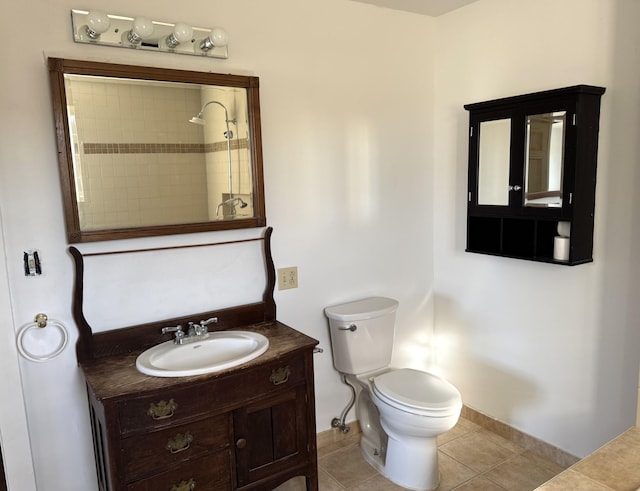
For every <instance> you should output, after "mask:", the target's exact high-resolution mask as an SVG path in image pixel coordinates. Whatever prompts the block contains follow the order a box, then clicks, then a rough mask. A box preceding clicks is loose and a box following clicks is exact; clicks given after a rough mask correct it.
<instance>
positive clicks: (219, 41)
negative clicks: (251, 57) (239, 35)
mask: <svg viewBox="0 0 640 491" xmlns="http://www.w3.org/2000/svg"><path fill="white" fill-rule="evenodd" d="M228 43H229V35H228V34H227V31H225V30H224V29H221V28H220V27H214V28H213V29H212V30H211V34H209V36H207V37H206V38H204V39H203V40H202V41H201V42H200V45H199V48H200V49H201V50H202V51H209V50H211V49H213V48H222V47H224V46H226V45H227V44H228Z"/></svg>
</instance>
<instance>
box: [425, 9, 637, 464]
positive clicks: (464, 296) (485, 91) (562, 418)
mask: <svg viewBox="0 0 640 491" xmlns="http://www.w3.org/2000/svg"><path fill="white" fill-rule="evenodd" d="M639 15H640V4H638V2H635V1H629V0H622V1H611V0H564V1H562V2H558V1H555V0H539V1H536V2H529V1H524V0H516V1H514V0H482V1H480V2H477V3H474V4H472V5H470V6H468V7H465V8H463V9H460V10H457V11H455V12H453V13H452V14H451V15H447V16H445V17H443V18H441V20H440V21H439V22H438V25H437V27H438V36H437V39H438V46H437V50H438V56H437V63H436V80H437V82H436V96H437V97H436V117H437V124H436V125H435V129H436V139H435V159H434V162H435V177H434V182H435V183H437V186H435V187H434V200H435V201H434V202H435V203H436V205H435V208H436V214H435V227H434V237H435V295H436V302H435V303H436V307H435V312H436V314H435V315H436V317H435V325H436V334H437V336H436V337H437V341H436V342H437V343H438V344H439V345H440V346H441V347H442V350H441V351H440V352H439V357H438V364H439V366H440V368H441V369H442V370H443V372H444V373H445V374H446V375H447V376H448V377H449V378H450V379H451V380H452V381H453V382H454V383H456V384H457V385H458V386H459V388H460V389H461V391H462V394H463V398H464V401H465V403H467V404H468V405H470V406H472V407H474V408H476V409H478V410H480V411H482V412H484V413H486V414H488V415H490V416H492V417H495V418H497V419H499V420H501V421H504V422H506V423H509V424H511V425H513V426H515V427H517V428H519V429H521V430H522V431H525V432H527V433H529V434H531V435H534V436H536V437H538V438H540V439H542V440H545V441H547V442H549V443H551V444H554V445H556V446H558V447H560V448H562V449H564V450H566V451H568V452H571V453H573V454H575V455H577V456H584V455H585V454H587V453H589V452H591V451H593V450H594V449H595V448H597V447H598V446H600V445H601V444H602V443H604V442H605V441H607V440H609V439H610V438H612V437H613V436H615V435H617V434H618V433H620V432H621V431H623V430H624V429H626V428H628V427H630V426H632V425H633V424H634V421H635V414H636V397H637V387H638V360H639V358H640V334H639V330H638V325H637V324H638V321H637V319H638V318H639V317H638V301H637V291H638V287H639V281H640V280H639V279H638V278H639V276H638V261H637V258H635V252H636V251H637V250H638V234H639V231H640V229H639V227H640V220H638V210H639V206H638V198H637V194H638V193H637V189H638V185H640V174H639V173H638V170H637V162H638V157H639V156H640V155H639V153H640V151H639V148H638V142H637V134H638V132H639V130H640V127H639V126H640V125H639V119H638V107H639V104H638V103H639V102H640V98H639V96H640V70H639V68H638V65H637V63H636V61H637V46H638V34H637V28H636V26H635V25H634V24H635V21H634V20H637V19H638V18H639ZM634 60H635V61H634ZM581 83H585V84H592V85H602V86H604V87H607V92H606V94H605V95H604V97H603V100H602V116H601V120H600V121H601V131H600V149H599V162H598V166H599V168H598V180H597V183H598V184H597V198H596V214H595V247H594V263H592V264H587V265H582V266H577V267H573V268H569V267H558V266H555V265H548V264H538V263H530V262H526V261H520V260H512V259H506V258H499V257H490V256H483V255H475V254H468V253H465V252H464V248H465V213H466V192H467V189H466V172H467V148H468V142H467V136H466V135H467V124H468V114H467V113H466V111H464V110H463V108H462V106H463V104H465V103H471V102H480V101H483V100H489V99H493V98H498V97H504V96H509V95H517V94H523V93H527V92H534V91H537V90H544V89H552V88H558V87H563V86H569V85H574V84H581ZM634 246H635V247H634Z"/></svg>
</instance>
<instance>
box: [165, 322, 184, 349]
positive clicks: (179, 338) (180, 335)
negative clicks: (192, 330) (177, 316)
mask: <svg viewBox="0 0 640 491" xmlns="http://www.w3.org/2000/svg"><path fill="white" fill-rule="evenodd" d="M168 332H175V333H176V334H175V337H174V338H173V342H174V343H176V344H182V340H183V339H184V337H185V336H186V334H185V332H184V331H183V330H182V326H181V325H180V324H178V325H177V326H171V327H163V328H162V334H167V333H168Z"/></svg>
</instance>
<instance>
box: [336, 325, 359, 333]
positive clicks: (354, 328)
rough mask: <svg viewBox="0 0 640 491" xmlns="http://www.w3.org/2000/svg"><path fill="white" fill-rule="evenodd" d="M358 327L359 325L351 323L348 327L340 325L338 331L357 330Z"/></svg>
mask: <svg viewBox="0 0 640 491" xmlns="http://www.w3.org/2000/svg"><path fill="white" fill-rule="evenodd" d="M356 329H358V326H356V325H355V324H349V325H348V326H346V327H339V328H338V331H351V332H353V331H355V330H356Z"/></svg>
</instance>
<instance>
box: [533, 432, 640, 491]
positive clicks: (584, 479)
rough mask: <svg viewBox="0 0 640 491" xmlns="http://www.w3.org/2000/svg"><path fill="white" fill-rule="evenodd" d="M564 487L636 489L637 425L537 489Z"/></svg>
mask: <svg viewBox="0 0 640 491" xmlns="http://www.w3.org/2000/svg"><path fill="white" fill-rule="evenodd" d="M567 490H571V491H633V490H635V491H638V490H640V428H631V429H629V430H627V431H625V432H624V433H623V434H622V435H620V436H619V437H617V438H615V439H613V440H612V441H611V442H609V443H607V444H606V445H604V446H603V447H602V448H600V449H598V450H597V451H595V452H593V453H592V454H591V455H589V456H587V457H585V458H584V459H582V460H581V461H580V462H578V463H577V464H575V465H573V466H571V467H570V468H569V469H567V470H566V471H564V472H562V473H561V474H559V475H558V476H556V477H554V478H553V479H552V480H551V481H549V482H548V483H546V484H544V485H542V486H541V487H540V489H539V491H567Z"/></svg>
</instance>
